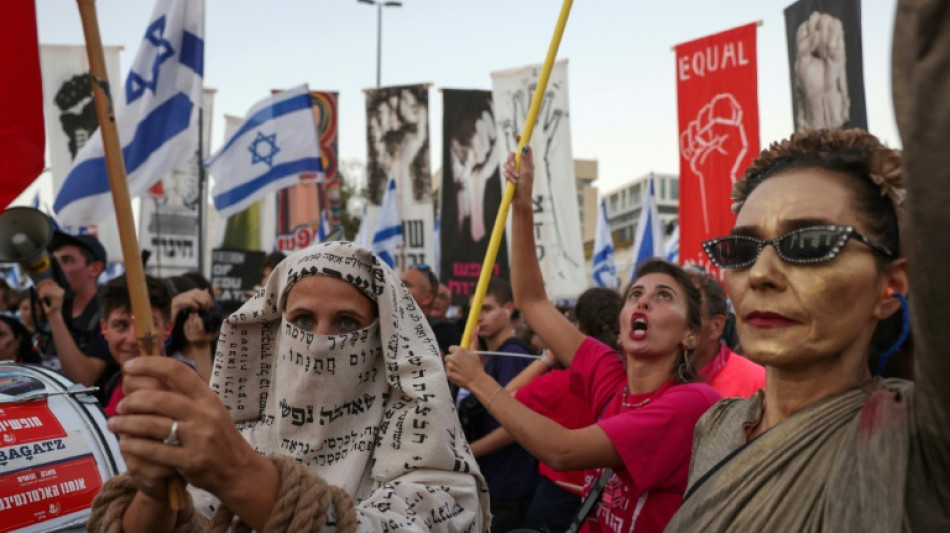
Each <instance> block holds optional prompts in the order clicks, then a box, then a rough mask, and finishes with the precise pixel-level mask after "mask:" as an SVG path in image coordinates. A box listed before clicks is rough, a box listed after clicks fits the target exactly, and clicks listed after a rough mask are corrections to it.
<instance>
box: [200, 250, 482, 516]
mask: <svg viewBox="0 0 950 533" xmlns="http://www.w3.org/2000/svg"><path fill="white" fill-rule="evenodd" d="M312 275H325V276H332V277H335V278H338V279H342V280H345V281H347V282H349V283H352V284H353V285H354V286H356V287H357V288H359V289H360V290H361V291H362V292H363V293H364V294H366V295H367V296H368V297H369V298H370V299H371V300H372V301H373V302H375V305H376V306H377V307H378V310H379V319H378V320H377V321H376V322H374V323H373V324H372V325H371V326H370V327H368V328H366V329H363V330H359V331H356V332H353V333H350V334H345V335H334V336H323V335H317V334H314V333H310V332H306V331H303V330H300V329H298V328H297V327H296V326H294V325H292V324H290V323H288V322H286V321H284V320H283V319H282V317H281V315H282V310H283V308H284V305H285V301H286V297H287V294H288V292H289V290H290V288H291V287H292V286H293V284H294V283H295V282H296V281H297V280H299V279H300V278H302V277H305V276H312ZM211 387H212V389H214V391H215V392H216V393H217V394H218V396H219V397H220V398H221V401H222V402H223V403H224V404H225V406H226V407H227V408H228V410H229V411H230V413H231V417H232V419H234V421H235V422H236V423H237V424H238V428H239V429H240V431H241V433H242V435H244V437H245V439H247V441H248V442H249V443H250V444H251V445H252V446H253V447H254V448H255V450H257V451H258V452H259V453H261V454H265V455H272V454H283V455H287V456H290V457H293V458H294V459H296V460H297V461H298V462H300V463H301V464H303V465H305V466H307V467H309V468H311V469H312V470H313V471H314V472H315V473H317V474H318V475H320V476H321V477H322V478H323V479H325V480H326V481H327V482H328V483H330V484H332V485H337V486H339V487H343V488H344V489H346V490H347V492H349V493H350V494H352V495H353V496H354V497H355V499H356V500H357V515H358V519H359V523H360V527H359V529H360V531H373V532H382V531H395V530H412V531H482V530H485V529H487V527H488V524H489V514H488V495H487V489H486V485H485V482H484V479H483V478H482V476H481V473H480V472H479V470H478V466H477V464H476V462H475V459H474V458H473V457H472V455H471V451H470V450H469V447H468V443H467V442H466V441H465V438H464V437H463V435H462V432H461V429H460V427H459V423H458V417H457V415H456V413H455V408H454V406H453V404H452V401H451V396H450V395H449V390H448V385H447V381H446V377H445V372H444V370H443V368H442V361H441V358H440V357H439V352H438V347H437V345H436V343H435V337H434V335H433V334H432V331H431V329H430V328H429V325H428V322H427V321H426V319H425V317H424V316H423V315H422V313H421V311H420V310H419V309H418V307H417V306H416V304H415V302H414V300H413V299H412V296H411V295H410V294H409V292H408V291H407V290H406V288H405V287H404V286H403V285H402V283H401V282H400V281H399V279H398V277H397V276H396V274H395V273H393V271H392V270H390V269H389V267H387V266H386V265H385V264H384V263H382V262H381V261H379V260H378V258H377V257H375V256H374V255H372V254H371V253H370V252H368V251H366V250H364V249H362V248H358V247H356V246H354V245H352V244H349V243H341V242H333V243H324V244H320V245H317V246H313V247H310V248H308V249H306V250H303V251H300V252H297V253H295V254H294V255H291V256H290V257H288V258H287V259H285V260H284V261H283V262H282V263H281V264H280V265H279V266H278V267H277V268H276V269H275V270H274V272H273V273H272V274H271V275H270V277H269V278H268V282H267V285H266V286H265V287H264V288H263V289H262V290H261V291H260V292H259V293H258V294H257V295H255V296H254V297H253V298H252V299H251V300H249V301H248V302H247V303H246V304H245V305H243V306H242V307H241V308H240V309H239V310H238V311H236V312H235V313H234V314H232V315H231V317H229V318H228V320H227V321H226V323H225V325H224V327H223V329H222V335H221V339H220V340H219V342H218V353H217V355H216V359H215V367H214V371H213V374H212V378H211ZM192 492H193V495H194V496H195V506H196V508H197V509H198V511H199V512H201V513H203V514H206V515H210V514H211V509H212V508H213V507H214V506H216V505H217V501H216V500H215V499H214V498H213V497H212V496H210V495H209V494H207V493H205V492H203V491H199V490H193V491H192ZM330 529H331V530H332V528H330Z"/></svg>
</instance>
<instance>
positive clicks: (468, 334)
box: [460, 0, 574, 348]
mask: <svg viewBox="0 0 950 533" xmlns="http://www.w3.org/2000/svg"><path fill="white" fill-rule="evenodd" d="M573 3H574V1H573V0H564V3H563V4H562V5H561V14H560V15H558V18H557V26H555V28H554V36H553V37H551V44H550V45H549V46H548V55H547V57H545V58H544V67H542V68H541V76H540V77H539V78H538V87H537V89H536V90H535V91H534V97H532V98H531V107H530V108H529V109H528V118H527V119H526V120H525V125H524V131H523V132H522V133H521V141H519V142H518V149H517V150H516V151H515V168H516V169H518V170H520V169H521V154H522V151H523V150H524V148H525V146H527V145H528V143H530V142H531V134H532V133H534V125H535V123H536V122H537V120H538V112H539V111H540V110H541V102H543V101H544V93H545V91H547V88H548V78H550V77H551V69H553V68H554V59H555V57H556V56H557V49H558V47H559V46H560V45H561V36H562V35H564V27H565V26H567V16H568V15H570V13H571V5H572V4H573ZM514 197H515V184H514V183H511V182H508V183H506V184H505V194H504V195H503V196H502V198H501V205H500V206H499V207H498V215H497V216H495V227H494V228H492V232H491V239H490V240H489V241H488V250H486V251H485V261H484V262H482V271H481V273H479V275H478V284H477V285H476V286H475V294H473V295H472V308H471V310H469V312H468V319H467V320H466V321H465V332H464V333H462V343H461V345H460V346H462V347H463V348H471V345H472V332H474V331H475V326H476V325H477V324H478V315H480V314H481V313H482V301H483V300H484V299H485V292H486V291H487V290H488V280H489V279H491V273H492V269H493V268H494V266H495V259H496V258H497V257H498V248H499V247H500V246H501V236H502V235H503V234H504V233H505V221H506V220H507V219H508V208H509V207H511V200H512V199H513V198H514Z"/></svg>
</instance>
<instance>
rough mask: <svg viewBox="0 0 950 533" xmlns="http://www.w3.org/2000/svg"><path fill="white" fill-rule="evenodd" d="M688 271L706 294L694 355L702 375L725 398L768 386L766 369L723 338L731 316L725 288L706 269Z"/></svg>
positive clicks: (745, 395) (751, 393) (745, 396)
mask: <svg viewBox="0 0 950 533" xmlns="http://www.w3.org/2000/svg"><path fill="white" fill-rule="evenodd" d="M687 272H688V273H689V276H690V278H692V280H693V283H694V284H695V285H696V288H697V289H699V292H700V293H702V295H703V325H702V328H701V329H700V331H699V337H698V342H697V344H696V356H695V364H696V368H698V369H699V375H700V376H701V377H702V379H703V381H705V382H706V383H708V384H709V386H711V387H712V388H714V389H716V391H717V392H718V393H719V394H721V395H722V397H723V398H734V397H738V398H748V397H749V396H752V395H753V394H755V393H756V392H758V391H759V389H761V388H763V387H765V368H764V367H762V365H758V364H756V363H753V362H752V361H749V360H748V359H746V358H745V357H742V356H741V355H739V354H737V353H735V352H733V351H732V350H730V349H729V347H728V346H726V344H725V343H723V342H722V341H721V340H720V337H722V332H723V329H724V328H725V326H726V319H727V317H728V316H729V304H728V303H727V302H726V291H725V290H723V288H722V285H720V284H719V282H718V281H716V280H715V279H713V278H712V276H710V275H709V274H707V273H706V271H705V270H693V269H689V270H687Z"/></svg>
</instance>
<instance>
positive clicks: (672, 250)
mask: <svg viewBox="0 0 950 533" xmlns="http://www.w3.org/2000/svg"><path fill="white" fill-rule="evenodd" d="M665 248H666V260H667V261H669V262H670V263H679V262H680V227H679V226H676V229H674V230H673V233H672V235H670V238H669V239H667V240H666V247H665Z"/></svg>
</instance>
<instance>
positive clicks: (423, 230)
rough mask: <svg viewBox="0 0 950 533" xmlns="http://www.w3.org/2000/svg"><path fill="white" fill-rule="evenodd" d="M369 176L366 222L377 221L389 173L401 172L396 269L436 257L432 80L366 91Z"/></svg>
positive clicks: (367, 167)
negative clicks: (431, 159) (431, 163)
mask: <svg viewBox="0 0 950 533" xmlns="http://www.w3.org/2000/svg"><path fill="white" fill-rule="evenodd" d="M365 92H366V126H367V147H366V148H367V152H368V153H367V157H366V170H367V171H366V181H367V190H368V193H367V194H368V200H369V206H368V208H367V210H366V215H367V216H366V218H364V219H363V223H364V224H366V223H369V227H370V228H374V227H376V218H377V217H378V216H379V209H380V206H381V205H382V201H383V194H384V193H385V190H386V183H387V181H388V180H389V176H390V175H392V176H394V177H395V178H396V190H397V193H398V194H399V210H400V218H401V219H402V221H403V243H404V244H403V247H402V251H401V252H400V253H399V254H397V256H396V257H394V259H395V262H396V266H395V269H396V270H398V271H402V270H403V269H405V268H406V266H411V265H414V264H428V262H430V261H432V254H433V251H434V248H433V243H432V240H433V235H434V233H435V226H434V213H433V207H432V173H431V171H430V170H429V85H428V84H424V83H423V84H419V85H404V86H399V87H383V88H380V89H367V90H366V91H365Z"/></svg>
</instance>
